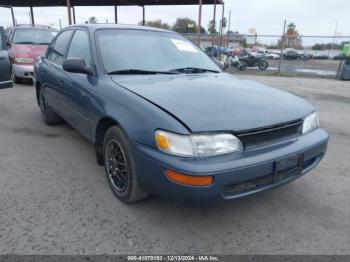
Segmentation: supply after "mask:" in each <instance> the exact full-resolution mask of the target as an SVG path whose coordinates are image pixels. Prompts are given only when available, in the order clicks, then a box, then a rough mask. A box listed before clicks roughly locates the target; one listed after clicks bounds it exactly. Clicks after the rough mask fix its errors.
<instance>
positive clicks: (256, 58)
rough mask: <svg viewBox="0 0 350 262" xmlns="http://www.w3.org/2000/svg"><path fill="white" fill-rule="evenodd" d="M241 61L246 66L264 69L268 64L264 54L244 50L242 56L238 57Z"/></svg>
mask: <svg viewBox="0 0 350 262" xmlns="http://www.w3.org/2000/svg"><path fill="white" fill-rule="evenodd" d="M239 60H240V61H241V62H242V63H245V64H246V66H247V67H256V66H257V67H258V68H259V69H260V70H266V69H267V68H268V66H269V62H267V59H266V57H265V56H264V55H259V54H252V53H247V52H244V54H243V56H241V57H239Z"/></svg>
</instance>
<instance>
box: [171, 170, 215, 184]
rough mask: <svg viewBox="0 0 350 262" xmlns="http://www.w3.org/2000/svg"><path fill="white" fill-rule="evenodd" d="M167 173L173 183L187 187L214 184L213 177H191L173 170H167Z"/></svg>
mask: <svg viewBox="0 0 350 262" xmlns="http://www.w3.org/2000/svg"><path fill="white" fill-rule="evenodd" d="M165 173H166V176H167V177H168V178H169V179H170V180H171V181H173V182H176V183H179V184H182V185H186V186H210V185H212V184H213V183H214V178H213V177H212V176H189V175H185V174H181V173H178V172H176V171H173V170H166V172H165Z"/></svg>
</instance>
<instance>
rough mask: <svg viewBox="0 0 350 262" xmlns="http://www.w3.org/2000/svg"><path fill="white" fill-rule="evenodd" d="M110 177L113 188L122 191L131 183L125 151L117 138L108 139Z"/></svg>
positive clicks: (107, 156)
mask: <svg viewBox="0 0 350 262" xmlns="http://www.w3.org/2000/svg"><path fill="white" fill-rule="evenodd" d="M105 162H106V163H105V164H106V170H107V175H108V179H109V181H110V182H111V184H112V186H113V188H114V189H115V190H116V191H118V192H120V193H122V192H124V191H125V190H126V189H127V187H128V185H129V177H128V166H127V161H126V158H125V154H124V151H123V149H122V147H121V146H120V144H119V142H118V141H117V140H115V139H111V140H110V141H108V143H107V145H106V152H105Z"/></svg>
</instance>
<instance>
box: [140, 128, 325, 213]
mask: <svg viewBox="0 0 350 262" xmlns="http://www.w3.org/2000/svg"><path fill="white" fill-rule="evenodd" d="M327 143H328V134H327V132H325V131H324V130H322V129H320V128H318V129H316V130H314V131H312V132H310V133H308V134H306V135H302V136H299V137H297V138H294V139H291V140H287V141H284V142H281V143H278V144H274V145H270V146H265V147H262V148H255V149H250V150H245V151H243V152H239V153H235V154H227V155H222V156H216V157H206V158H197V159H195V158H183V157H176V156H171V155H167V154H164V153H162V152H160V151H158V150H155V149H153V148H150V147H146V146H144V145H140V144H138V143H135V142H134V143H133V145H134V146H133V148H134V156H135V158H136V165H137V167H136V168H137V173H138V176H139V180H140V183H141V184H142V185H143V186H144V188H145V189H146V190H148V191H150V192H152V193H154V194H156V195H159V196H162V197H165V198H167V199H170V200H175V201H178V202H181V203H182V204H185V205H189V206H198V207H199V206H210V205H214V204H217V203H219V202H225V201H227V200H232V199H237V198H240V197H244V196H247V195H251V194H254V193H257V192H260V191H264V190H267V189H270V188H274V187H277V186H280V185H283V184H286V183H288V182H290V181H292V180H294V179H296V178H299V177H301V176H302V175H304V174H306V173H307V172H309V171H310V170H311V169H313V168H314V167H315V166H316V165H317V164H318V163H319V162H320V160H321V159H322V157H323V156H324V154H325V152H326V149H327ZM166 169H170V170H174V171H177V172H179V173H183V174H186V175H193V176H207V175H211V176H213V177H214V183H213V184H212V185H210V186H203V187H201V186H186V185H181V184H178V183H175V182H173V181H171V180H170V179H168V177H167V176H166V175H165V170H166Z"/></svg>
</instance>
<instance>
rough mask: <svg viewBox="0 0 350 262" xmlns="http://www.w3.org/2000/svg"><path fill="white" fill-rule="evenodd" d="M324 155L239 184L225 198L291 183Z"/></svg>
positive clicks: (229, 190) (225, 192)
mask: <svg viewBox="0 0 350 262" xmlns="http://www.w3.org/2000/svg"><path fill="white" fill-rule="evenodd" d="M322 155H323V153H321V154H318V155H316V156H314V157H312V158H311V159H309V160H306V161H304V160H301V162H300V163H299V164H298V165H295V166H291V167H288V168H285V169H282V170H278V171H277V170H275V171H274V172H273V173H271V174H269V175H267V176H263V177H259V178H254V179H251V180H246V181H242V182H238V183H236V184H233V185H231V186H228V187H227V188H226V189H225V190H224V192H223V193H224V195H225V196H234V195H239V194H244V193H247V192H251V191H254V190H259V189H262V188H265V187H268V186H272V185H276V184H280V183H283V182H286V181H290V180H292V179H294V178H297V177H299V176H301V175H302V174H303V172H304V171H305V170H306V169H308V168H309V167H311V166H313V165H315V164H316V163H317V161H318V160H319V159H320V158H321V157H322ZM301 159H302V158H301ZM275 168H276V167H275Z"/></svg>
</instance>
